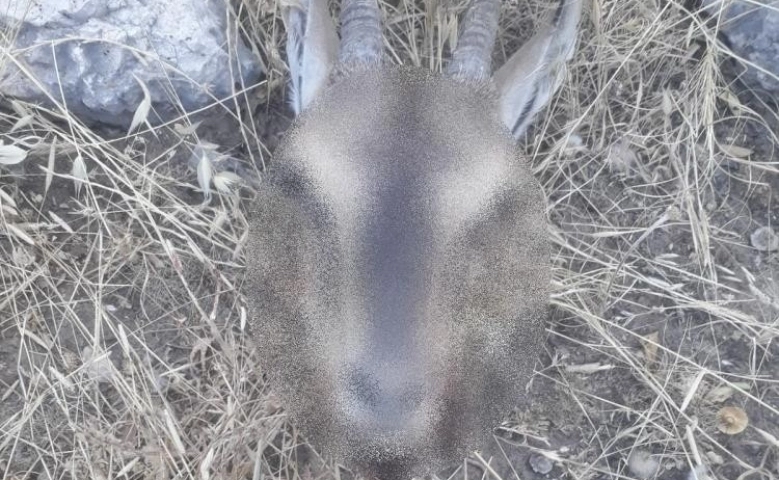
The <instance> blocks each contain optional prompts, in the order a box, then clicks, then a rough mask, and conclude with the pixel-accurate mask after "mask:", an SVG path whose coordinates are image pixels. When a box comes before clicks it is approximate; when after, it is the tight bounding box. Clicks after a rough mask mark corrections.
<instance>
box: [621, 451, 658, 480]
mask: <svg viewBox="0 0 779 480" xmlns="http://www.w3.org/2000/svg"><path fill="white" fill-rule="evenodd" d="M659 469H660V462H659V461H658V460H657V459H655V458H654V457H652V454H651V453H649V452H647V451H646V450H640V449H636V450H633V453H631V454H630V457H628V470H630V473H632V474H633V475H635V476H636V477H638V478H652V477H654V476H655V474H657V471H658V470H659Z"/></svg>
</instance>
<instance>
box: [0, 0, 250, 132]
mask: <svg viewBox="0 0 779 480" xmlns="http://www.w3.org/2000/svg"><path fill="white" fill-rule="evenodd" d="M225 11H226V8H225V4H224V0H177V1H168V0H0V24H2V27H3V29H4V30H5V31H6V32H15V35H16V36H15V41H14V43H13V45H10V46H6V48H7V49H8V50H6V53H7V54H9V55H10V56H11V57H13V58H14V59H15V61H11V60H10V59H6V60H5V62H4V64H5V66H4V68H3V69H2V70H0V93H2V94H4V95H8V96H12V97H16V98H20V99H23V100H27V101H32V102H41V103H44V104H47V105H49V106H51V105H52V104H53V103H54V102H53V101H52V99H56V103H60V104H61V103H63V101H64V103H65V104H67V107H68V109H69V110H70V111H71V112H74V113H76V114H77V115H80V116H81V117H82V118H83V119H85V120H89V121H97V122H104V123H109V124H112V125H117V126H125V127H126V126H127V125H129V123H130V121H131V120H132V118H133V114H134V112H135V110H136V109H137V108H138V105H139V104H140V103H141V101H142V100H143V98H144V93H143V90H142V89H141V87H140V85H139V83H138V80H140V81H141V82H143V83H144V84H145V85H146V86H147V88H148V89H149V92H150V97H151V99H152V105H153V107H154V111H155V112H156V114H157V115H158V116H159V118H154V115H153V114H152V115H150V117H149V120H152V121H153V120H167V119H170V118H172V117H173V116H175V115H179V114H180V113H181V110H182V109H183V110H184V111H191V110H194V109H197V108H201V107H203V106H205V105H208V104H211V103H213V102H214V100H215V98H216V99H222V98H225V97H227V96H229V95H230V94H231V93H232V91H233V86H234V84H236V83H239V82H240V81H241V80H242V81H243V82H244V84H251V83H252V82H254V81H256V80H257V78H258V76H259V74H260V73H261V67H260V65H259V63H258V59H257V58H256V57H255V56H254V55H252V52H251V51H250V50H249V49H248V48H247V47H246V45H244V44H243V42H242V41H240V40H238V41H237V44H236V43H235V39H236V38H238V36H237V35H235V34H234V32H231V30H232V27H231V25H230V22H228V21H227V18H226V15H225ZM228 32H229V34H228ZM228 35H229V37H228ZM227 45H233V48H231V49H232V50H233V51H232V52H228V51H227ZM136 78H137V79H138V80H136ZM60 89H61V91H62V93H60Z"/></svg>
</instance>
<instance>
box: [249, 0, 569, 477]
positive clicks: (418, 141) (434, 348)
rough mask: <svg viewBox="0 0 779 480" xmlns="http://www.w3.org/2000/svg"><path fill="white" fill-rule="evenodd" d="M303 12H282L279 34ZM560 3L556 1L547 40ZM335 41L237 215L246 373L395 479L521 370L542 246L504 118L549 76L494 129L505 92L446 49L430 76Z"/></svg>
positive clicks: (528, 357)
mask: <svg viewBox="0 0 779 480" xmlns="http://www.w3.org/2000/svg"><path fill="white" fill-rule="evenodd" d="M484 3H485V2H475V4H474V6H472V7H471V11H470V12H469V14H471V17H467V18H466V30H465V31H464V33H463V40H462V41H461V42H464V45H465V46H467V45H468V43H467V40H468V37H467V35H466V34H467V32H468V30H467V29H468V18H470V23H471V27H473V26H474V25H476V26H478V25H479V24H480V23H479V22H480V21H481V20H480V19H479V18H476V19H474V18H473V11H474V10H473V9H474V8H476V9H477V13H478V8H482V9H484V8H485V5H484ZM487 3H489V2H487ZM370 7H371V2H352V3H351V4H348V2H347V4H345V5H344V6H343V8H342V29H344V28H347V27H348V26H349V25H351V26H352V27H356V26H355V25H354V22H356V21H357V20H354V19H355V18H357V19H359V18H368V19H370V18H373V17H371V15H372V14H373V13H375V14H377V13H378V12H377V10H370V9H369V10H367V13H366V11H364V9H365V8H370ZM373 7H375V4H373ZM306 8H307V10H305V11H304V12H303V14H305V15H308V17H307V22H304V23H305V25H308V26H309V27H310V25H312V24H316V23H317V22H319V23H323V24H324V23H326V22H324V21H323V19H322V18H312V15H317V14H319V15H321V14H324V13H326V8H323V7H322V5H318V6H317V5H314V4H308V6H307V7H306ZM350 8H351V10H350ZM355 8H357V10H354V9H355ZM360 9H363V10H360ZM566 9H568V10H566ZM317 12H318V13H317ZM560 12H562V13H560ZM303 14H301V13H300V12H295V11H293V12H288V17H287V25H288V28H289V29H293V30H292V31H293V32H294V28H295V22H294V20H290V19H294V18H295V16H296V15H303ZM578 14H579V12H578V7H576V6H575V5H574V4H570V3H564V4H563V6H562V7H561V8H560V9H558V13H557V14H556V15H555V19H553V21H554V22H556V23H552V24H551V25H552V26H551V27H549V31H548V32H547V35H548V36H549V35H551V34H552V33H553V32H555V31H556V30H555V28H559V26H560V25H561V19H563V20H565V22H568V23H566V25H569V24H571V23H572V24H573V25H574V27H575V24H576V22H575V20H576V19H578ZM350 15H354V17H350ZM561 15H562V16H561ZM571 15H574V16H575V17H576V19H574V21H573V22H571V20H570V16H571ZM376 18H378V17H376ZM495 21H496V20H495ZM565 22H563V23H565ZM303 30H304V31H303V32H302V33H300V32H298V33H297V35H298V36H299V37H300V38H302V39H304V40H305V38H306V30H305V28H304V29H303ZM358 30H360V29H358ZM361 30H362V31H369V32H370V31H372V30H371V29H367V28H363V29H361ZM574 31H575V30H574ZM353 33H354V32H348V31H346V32H344V31H343V30H342V47H341V52H342V57H341V58H340V60H339V61H338V62H337V63H336V62H335V61H334V60H333V62H334V63H333V64H332V67H328V63H327V62H328V59H327V57H326V56H324V57H322V55H324V54H322V55H320V57H322V58H323V59H320V60H321V63H322V64H323V65H319V66H316V68H308V71H313V72H323V71H327V72H331V71H333V70H334V71H335V74H334V75H332V76H326V79H322V78H317V77H316V76H314V77H312V78H313V79H308V80H301V79H300V78H299V79H298V80H299V81H298V84H297V86H296V95H297V97H296V98H295V100H294V102H293V104H294V105H296V109H298V110H300V111H301V113H300V115H299V117H298V118H297V120H296V122H295V124H294V125H293V127H292V129H291V130H290V131H289V132H288V133H287V135H286V137H285V139H284V140H283V141H282V143H281V145H280V146H279V148H278V150H277V152H276V155H275V158H274V161H273V165H272V166H271V167H270V170H269V171H268V173H267V175H266V177H265V182H264V184H263V187H262V189H261V191H260V192H259V195H258V197H259V198H258V201H257V202H256V203H255V205H254V207H253V211H252V212H251V215H252V216H251V232H250V240H249V242H248V245H247V286H248V293H247V297H248V299H249V305H250V309H251V317H252V323H251V327H252V332H253V334H254V336H255V338H256V339H257V342H258V344H259V346H260V357H261V360H262V364H263V367H264V368H265V371H266V373H267V374H268V376H269V378H270V380H271V384H272V386H273V388H274V389H275V390H276V391H277V392H278V394H279V395H280V396H281V397H282V398H283V399H284V401H285V404H286V406H287V408H288V410H289V412H290V413H291V415H292V416H293V418H294V421H295V422H296V423H297V424H298V425H299V426H300V428H301V429H302V431H303V432H304V433H305V434H306V435H307V437H308V438H309V439H310V440H311V441H312V443H314V444H315V445H316V446H318V447H319V448H321V449H323V450H324V451H325V452H327V453H331V454H333V455H336V456H338V457H339V458H342V459H344V460H346V461H347V462H348V463H351V464H353V465H355V466H356V467H357V468H359V469H361V470H363V471H364V472H365V473H369V474H371V475H373V476H377V477H380V478H405V477H407V476H409V475H411V474H424V473H428V472H430V471H434V470H435V469H437V468H439V467H442V466H446V465H447V464H450V463H452V462H455V461H457V460H458V457H462V456H463V455H464V454H465V453H467V450H469V449H474V448H478V447H479V446H480V445H482V444H483V442H484V441H485V440H486V438H488V436H489V435H490V432H491V430H492V428H494V427H495V426H496V425H497V424H498V422H499V421H500V418H501V417H502V416H503V415H505V414H506V413H507V412H508V411H509V410H510V409H511V406H512V405H513V404H514V403H515V402H516V401H517V400H518V398H519V397H520V396H521V395H522V392H523V389H524V386H525V384H526V383H527V381H528V380H529V377H530V375H531V374H532V372H533V365H534V363H535V360H536V352H537V349H538V346H539V344H540V341H541V339H542V334H543V318H544V312H545V306H546V301H547V298H548V285H549V281H550V274H549V272H550V269H549V266H548V255H549V252H548V250H549V249H548V242H547V239H546V232H545V222H544V210H545V206H544V199H543V195H542V192H541V189H540V186H539V185H538V183H537V182H536V181H535V179H534V178H533V176H532V173H531V171H530V169H529V166H528V165H527V164H526V163H525V162H524V161H523V159H522V158H521V157H520V155H519V151H518V149H517V147H516V145H515V141H514V138H513V137H512V136H511V129H512V128H514V127H516V126H518V125H520V124H521V123H522V122H526V120H525V118H524V117H527V116H529V115H532V113H534V109H535V110H537V109H538V108H540V107H539V106H538V105H537V95H538V92H540V91H542V90H543V88H547V89H548V88H551V87H548V86H547V87H544V86H543V85H546V84H543V85H541V86H538V85H537V86H535V87H533V88H530V89H528V88H526V89H525V91H526V92H525V97H526V98H525V103H524V104H523V108H522V109H520V111H519V112H518V113H517V114H516V115H513V116H511V120H512V121H511V122H506V120H505V119H504V118H503V117H504V116H505V115H504V113H503V112H504V110H505V109H503V108H502V105H503V104H504V103H505V102H506V100H505V98H506V97H509V98H515V97H516V92H514V94H513V97H512V93H511V89H510V88H504V89H502V90H501V88H499V87H496V86H495V83H494V82H492V81H490V79H488V78H485V77H483V75H482V74H483V72H484V64H483V62H482V63H481V64H479V62H476V61H475V60H473V59H472V58H470V57H467V56H465V57H463V55H460V56H459V57H458V53H457V51H456V52H455V59H454V61H453V66H452V67H450V70H451V71H450V72H449V73H445V74H434V73H430V72H427V71H424V70H421V69H413V68H407V67H401V66H390V65H386V64H385V62H383V61H381V55H380V52H376V51H373V52H371V51H367V52H366V51H363V50H360V48H359V45H363V44H362V43H360V42H357V43H356V44H355V43H351V44H350V43H349V42H350V41H352V40H354V38H353V37H352V36H351V35H353ZM328 35H329V34H327V35H325V34H322V33H321V32H319V33H316V32H314V33H311V32H308V38H309V39H319V40H321V38H324V37H327V36H328ZM300 38H298V40H297V41H298V42H301V41H302V40H300ZM552 40H553V39H552V38H549V39H547V43H548V44H550V45H551V44H553V43H554V42H553V41H552ZM312 41H313V40H312ZM536 42H537V43H538V42H539V41H538V40H537V39H536ZM290 43H293V44H294V43H295V40H294V39H291V40H290ZM303 43H305V41H303ZM571 43H572V40H571ZM364 45H368V46H370V45H374V46H375V45H379V46H380V42H375V41H374V42H371V41H366V42H364ZM304 47H305V45H304ZM490 47H491V45H490ZM547 47H549V45H547ZM296 48H297V49H298V53H300V51H301V50H300V47H299V46H298V47H296ZM311 48H313V47H311ZM317 48H318V49H319V50H317V51H320V52H326V51H328V49H327V48H322V47H321V45H320V46H318V47H317ZM349 49H351V50H352V53H351V54H350V56H346V57H345V58H344V57H343V51H344V50H349ZM355 49H356V50H357V51H354V50H355ZM303 50H305V48H303ZM332 50H333V49H329V51H332ZM476 50H478V48H476ZM547 50H551V49H549V48H547ZM558 50H561V51H562V50H565V49H560V48H558ZM569 50H570V48H568V50H565V51H564V52H563V53H564V54H565V55H564V56H566V55H568V53H567V52H568V51H569ZM458 58H460V60H459V61H460V65H459V66H458V65H457V62H458ZM555 59H557V57H555ZM542 60H543V59H542ZM290 61H291V62H297V61H299V58H298V57H293V58H291V59H290ZM536 61H537V62H538V60H536ZM563 61H564V59H563ZM544 63H548V59H547V61H546V62H544ZM474 65H476V66H474ZM479 65H480V66H479ZM487 65H488V63H487ZM298 67H299V68H298V71H300V70H306V68H303V67H304V66H302V65H298ZM292 70H295V69H294V68H293V69H292ZM487 70H488V69H487ZM474 72H475V73H476V75H475V76H469V75H471V74H472V73H474ZM520 73H521V72H520ZM312 75H313V74H312ZM516 75H517V74H515V73H512V72H509V73H507V74H505V75H504V76H505V77H507V78H513V77H515V76H516ZM527 75H531V76H535V77H537V78H542V77H543V76H542V75H540V74H539V72H531V74H527ZM527 75H525V77H527ZM553 80H554V81H555V82H556V81H557V80H556V77H555V78H554V79H553ZM307 82H308V83H307ZM311 82H320V83H321V84H320V85H312V84H311ZM542 83H543V82H542ZM531 86H532V85H531ZM312 92H313V93H312ZM528 92H529V93H528ZM527 105H530V106H529V107H528V106H527ZM515 133H516V129H515Z"/></svg>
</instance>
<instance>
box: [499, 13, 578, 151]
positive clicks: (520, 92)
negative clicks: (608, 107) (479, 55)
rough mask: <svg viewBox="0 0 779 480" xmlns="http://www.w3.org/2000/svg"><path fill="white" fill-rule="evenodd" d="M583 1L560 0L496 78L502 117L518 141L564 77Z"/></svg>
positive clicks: (571, 52)
mask: <svg viewBox="0 0 779 480" xmlns="http://www.w3.org/2000/svg"><path fill="white" fill-rule="evenodd" d="M583 1H584V0H560V5H559V6H558V7H557V9H556V10H555V12H554V15H552V16H551V18H549V19H548V20H547V21H546V22H544V25H543V27H541V29H540V30H539V31H538V32H537V33H536V34H535V35H534V36H533V37H532V38H530V40H528V41H527V43H525V45H523V46H522V48H520V49H519V50H518V51H517V52H516V53H515V54H514V55H512V56H511V58H509V59H508V61H507V62H506V64H505V65H503V66H502V67H501V68H500V69H499V70H498V71H497V72H496V73H495V75H494V76H493V79H494V81H495V85H496V86H497V88H498V92H499V94H500V115H501V119H502V120H503V122H504V123H505V124H506V126H507V127H508V128H509V129H510V130H511V133H512V134H513V135H514V137H515V138H519V137H520V136H521V135H522V134H523V133H525V130H526V129H527V126H528V125H529V124H530V121H531V120H532V119H533V116H534V115H535V114H536V113H537V112H538V111H539V110H541V109H542V108H544V107H545V106H546V104H547V103H548V102H549V100H550V98H551V97H552V95H553V94H554V93H555V91H556V90H557V89H558V88H559V86H560V84H561V83H562V81H563V78H564V76H565V62H566V61H568V60H569V59H570V58H571V56H572V55H573V50H574V48H573V47H574V44H575V43H576V32H577V26H578V23H579V17H580V16H581V10H582V5H581V4H582V2H583Z"/></svg>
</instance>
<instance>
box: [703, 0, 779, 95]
mask: <svg viewBox="0 0 779 480" xmlns="http://www.w3.org/2000/svg"><path fill="white" fill-rule="evenodd" d="M702 3H703V7H702V8H703V9H704V11H705V12H706V13H707V14H709V15H711V16H714V17H717V16H719V14H720V12H721V13H722V17H721V30H720V31H721V32H722V33H723V34H724V36H725V38H726V39H727V40H728V42H729V43H730V45H731V48H732V49H733V53H735V54H736V55H738V56H739V57H741V58H743V59H745V60H747V61H748V62H751V63H753V64H755V65H757V66H758V67H760V69H762V70H760V69H758V68H754V67H751V66H745V70H744V71H743V73H741V72H739V73H741V74H740V77H739V78H740V79H741V80H743V81H744V83H746V84H747V85H748V86H749V87H750V88H755V89H758V90H763V91H765V92H767V93H768V94H770V95H773V96H776V97H777V101H779V1H778V0H749V1H742V0H736V1H730V2H728V1H724V0H703V2H702Z"/></svg>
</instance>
